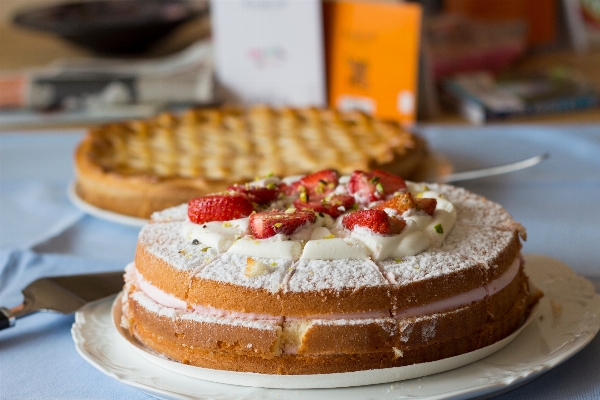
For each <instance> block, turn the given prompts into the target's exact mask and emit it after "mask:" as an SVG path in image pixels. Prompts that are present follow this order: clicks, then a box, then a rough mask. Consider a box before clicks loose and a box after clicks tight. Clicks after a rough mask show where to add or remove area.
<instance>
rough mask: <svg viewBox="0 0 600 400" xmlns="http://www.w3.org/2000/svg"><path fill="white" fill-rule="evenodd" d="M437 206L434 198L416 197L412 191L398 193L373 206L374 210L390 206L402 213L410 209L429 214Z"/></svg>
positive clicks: (431, 213)
mask: <svg viewBox="0 0 600 400" xmlns="http://www.w3.org/2000/svg"><path fill="white" fill-rule="evenodd" d="M436 206H437V200H436V199H430V198H416V197H414V196H413V195H412V193H408V192H406V193H398V194H396V195H395V196H394V197H392V198H391V199H388V200H386V201H384V202H383V203H380V204H378V205H376V206H375V207H373V209H375V210H384V209H386V208H391V209H392V210H396V211H398V213H399V214H402V213H404V212H405V211H408V210H410V209H415V210H417V211H421V210H422V211H424V212H426V213H427V214H429V215H433V212H434V211H435V207H436Z"/></svg>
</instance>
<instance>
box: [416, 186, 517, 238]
mask: <svg viewBox="0 0 600 400" xmlns="http://www.w3.org/2000/svg"><path fill="white" fill-rule="evenodd" d="M427 186H428V187H429V188H430V189H431V190H434V191H437V192H439V193H441V194H442V196H444V197H445V198H446V199H448V200H449V201H450V202H452V204H454V207H456V211H457V219H456V223H457V224H466V225H487V226H495V227H506V228H510V227H511V225H512V223H513V222H514V220H513V218H512V216H511V215H510V214H509V213H508V211H506V210H505V209H504V208H503V207H502V206H501V205H499V204H497V203H494V202H493V201H490V200H488V199H486V198H485V197H483V196H480V195H477V194H475V193H472V192H469V191H468V190H466V189H463V188H460V187H456V186H451V185H444V184H427Z"/></svg>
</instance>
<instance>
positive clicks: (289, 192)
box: [277, 182, 298, 197]
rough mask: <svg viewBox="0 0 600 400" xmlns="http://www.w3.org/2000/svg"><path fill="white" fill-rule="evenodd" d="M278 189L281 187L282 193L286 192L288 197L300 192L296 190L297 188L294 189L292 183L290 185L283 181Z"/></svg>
mask: <svg viewBox="0 0 600 400" xmlns="http://www.w3.org/2000/svg"><path fill="white" fill-rule="evenodd" d="M277 189H279V191H280V192H281V193H283V194H285V195H286V196H288V197H289V196H293V195H297V194H298V192H296V189H294V187H293V186H292V185H288V184H287V183H283V182H282V183H280V184H279V185H278V186H277Z"/></svg>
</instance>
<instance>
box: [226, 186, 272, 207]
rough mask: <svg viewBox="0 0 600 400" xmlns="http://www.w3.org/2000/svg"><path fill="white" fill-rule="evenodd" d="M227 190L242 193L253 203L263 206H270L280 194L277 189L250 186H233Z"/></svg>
mask: <svg viewBox="0 0 600 400" xmlns="http://www.w3.org/2000/svg"><path fill="white" fill-rule="evenodd" d="M227 190H231V191H233V192H236V193H240V194H242V195H244V196H246V197H247V198H248V200H250V201H251V202H252V203H256V204H259V205H261V206H262V205H266V204H270V203H271V202H272V201H274V200H276V199H277V197H278V196H279V193H280V190H279V189H278V188H276V187H275V188H266V187H259V186H250V185H233V186H229V187H228V188H227Z"/></svg>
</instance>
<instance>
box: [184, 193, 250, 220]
mask: <svg viewBox="0 0 600 400" xmlns="http://www.w3.org/2000/svg"><path fill="white" fill-rule="evenodd" d="M252 211H254V207H253V206H252V202H250V200H248V199H247V198H246V196H243V195H241V194H211V195H208V196H204V197H198V198H195V199H191V200H190V201H189V202H188V217H189V218H190V221H192V222H195V223H197V224H203V223H205V222H210V221H229V220H232V219H238V218H243V217H247V216H248V215H250V214H251V213H252Z"/></svg>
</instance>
